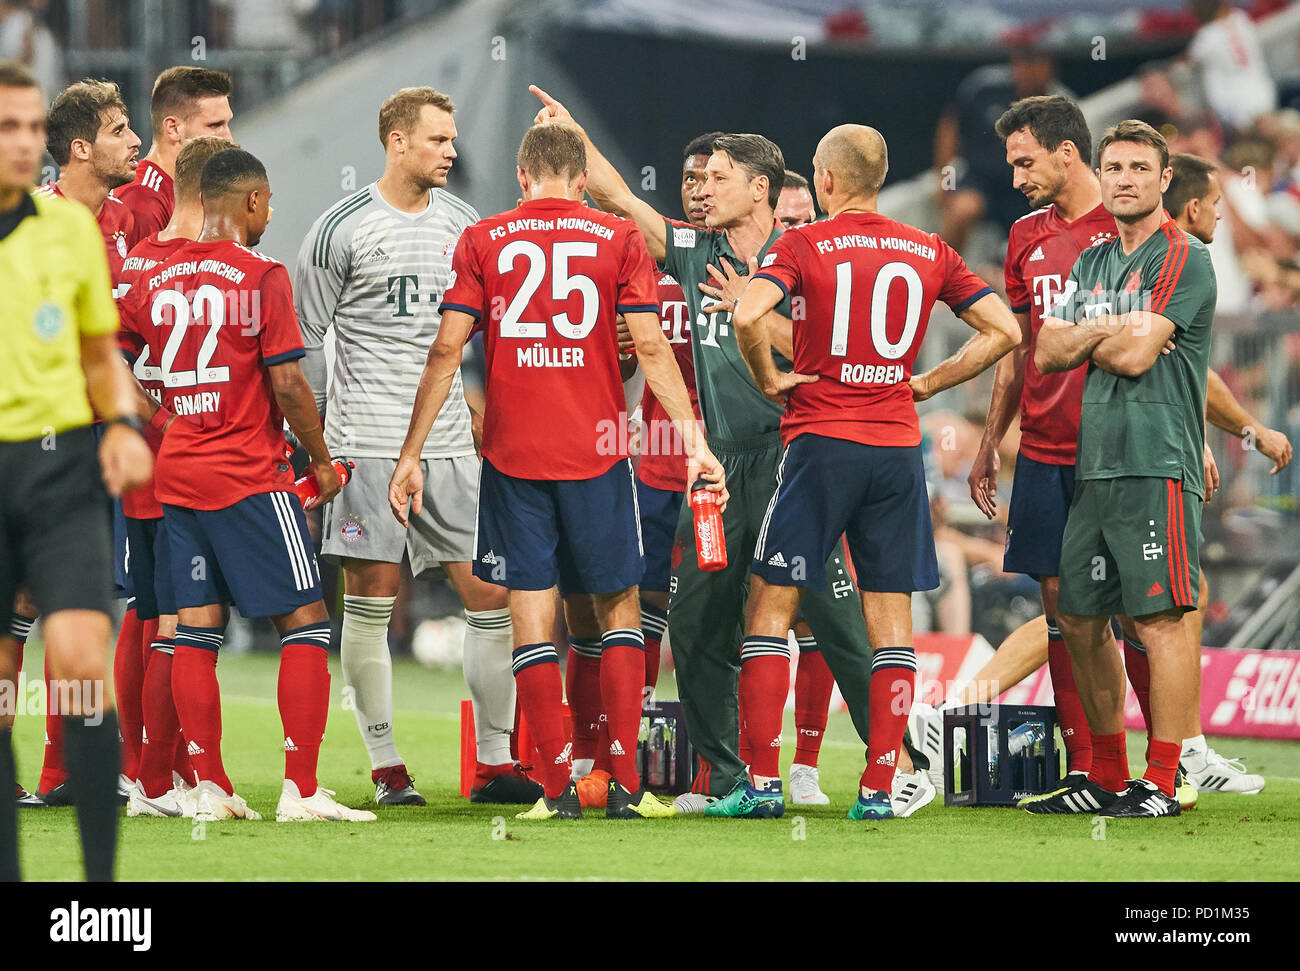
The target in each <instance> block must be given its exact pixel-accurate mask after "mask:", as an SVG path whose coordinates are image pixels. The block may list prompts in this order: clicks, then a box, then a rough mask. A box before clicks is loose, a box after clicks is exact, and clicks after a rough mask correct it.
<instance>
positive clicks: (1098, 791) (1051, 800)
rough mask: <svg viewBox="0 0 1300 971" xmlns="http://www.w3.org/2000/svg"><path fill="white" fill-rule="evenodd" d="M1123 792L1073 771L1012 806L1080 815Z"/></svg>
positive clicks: (1097, 809) (1094, 810) (1111, 801)
mask: <svg viewBox="0 0 1300 971" xmlns="http://www.w3.org/2000/svg"><path fill="white" fill-rule="evenodd" d="M1124 795H1125V793H1122V792H1111V791H1110V790H1109V789H1103V788H1102V787H1101V786H1099V785H1097V783H1095V782H1093V781H1091V780H1090V779H1089V778H1088V777H1087V775H1085V774H1084V773H1082V772H1075V773H1071V774H1070V775H1068V776H1066V777H1065V780H1064V781H1063V782H1062V783H1061V785H1060V786H1059V787H1058V788H1056V789H1053V790H1052V791H1051V792H1044V793H1042V794H1041V795H1037V796H1026V797H1025V798H1024V799H1021V800H1020V801H1019V802H1018V803H1016V806H1017V807H1018V808H1020V809H1023V810H1025V811H1026V812H1031V813H1039V814H1044V815H1055V816H1064V815H1083V814H1088V813H1097V812H1101V810H1103V809H1106V808H1107V807H1108V806H1111V805H1114V804H1115V803H1116V802H1118V801H1119V800H1120V798H1121V797H1122V796H1124Z"/></svg>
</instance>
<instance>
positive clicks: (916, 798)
mask: <svg viewBox="0 0 1300 971" xmlns="http://www.w3.org/2000/svg"><path fill="white" fill-rule="evenodd" d="M938 794H939V790H937V789H936V788H935V787H934V783H932V782H931V781H930V777H929V775H928V774H926V773H925V772H922V771H920V770H917V771H916V772H895V773H894V786H893V789H892V790H891V791H890V793H889V801H890V802H891V803H892V804H893V807H894V816H895V817H896V818H897V817H902V816H910V815H912V813H914V812H916V811H917V810H918V809H924V808H925V807H926V806H928V805H930V803H932V802H934V797H935V796H936V795H938Z"/></svg>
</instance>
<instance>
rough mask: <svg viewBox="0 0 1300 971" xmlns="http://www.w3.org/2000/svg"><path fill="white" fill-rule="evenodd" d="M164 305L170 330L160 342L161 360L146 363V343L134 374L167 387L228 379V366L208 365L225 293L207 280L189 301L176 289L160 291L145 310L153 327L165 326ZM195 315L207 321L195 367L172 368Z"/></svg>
mask: <svg viewBox="0 0 1300 971" xmlns="http://www.w3.org/2000/svg"><path fill="white" fill-rule="evenodd" d="M168 307H170V308H171V310H172V315H171V317H172V319H171V321H170V323H171V330H170V331H169V332H168V334H167V343H165V344H164V345H163V352H162V361H161V362H160V363H159V364H158V365H151V364H147V363H146V362H147V361H148V359H149V350H150V349H149V347H147V346H146V347H145V349H144V352H143V353H142V354H141V355H140V356H139V357H138V358H137V359H136V362H135V375H136V377H138V378H139V379H140V380H141V381H161V382H162V384H163V386H164V387H167V388H190V387H194V386H195V385H199V384H224V383H225V382H227V381H229V380H230V368H228V367H212V366H211V364H212V355H213V354H215V353H216V352H217V332H218V331H219V330H220V328H221V325H222V324H223V323H224V322H225V318H226V297H225V294H224V293H222V292H221V290H219V289H218V288H217V287H214V286H213V285H212V284H210V283H205V284H203V286H201V287H199V288H198V289H197V290H195V291H194V298H193V300H192V301H191V300H189V299H187V298H186V296H185V294H183V293H181V292H180V291H179V290H163V291H161V292H160V293H159V294H158V296H156V297H154V300H153V306H152V307H151V308H150V311H149V312H150V316H151V317H152V319H153V325H154V326H155V327H165V326H167V324H168V321H167V320H166V319H165V318H164V311H165V309H166V308H168ZM196 318H202V319H204V320H205V321H206V322H207V325H208V332H207V333H206V334H205V335H204V336H203V343H202V344H201V345H200V346H199V355H198V360H197V361H195V369H194V370H187V371H176V370H173V365H175V363H176V355H177V353H178V352H179V351H180V349H181V342H182V341H183V340H184V339H185V329H186V328H187V327H189V325H190V323H191V322H193V321H194V320H195V319H196Z"/></svg>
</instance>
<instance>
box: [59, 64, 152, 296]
mask: <svg viewBox="0 0 1300 971" xmlns="http://www.w3.org/2000/svg"><path fill="white" fill-rule="evenodd" d="M45 125H46V129H47V131H48V132H49V134H48V136H47V138H48V142H47V145H48V148H49V152H50V155H51V156H52V157H53V158H54V161H55V162H56V163H58V166H59V180H58V181H57V182H55V183H52V184H50V185H49V186H48V187H46V186H42V187H41V190H40V191H43V192H49V193H52V194H53V195H56V196H62V197H64V198H66V199H71V200H73V201H74V202H79V203H81V204H82V205H83V206H85V207H86V208H87V209H89V210H90V211H91V212H92V213H94V214H95V221H96V222H98V223H99V230H100V232H101V233H102V234H103V237H104V248H105V252H106V253H107V254H108V266H109V271H110V273H111V275H112V279H113V282H114V284H116V282H117V275H118V273H119V272H120V271H121V269H122V261H123V260H124V259H126V254H127V251H128V250H129V249H130V248H131V244H132V242H133V241H134V238H135V237H134V233H135V220H134V219H133V218H132V216H131V210H130V209H128V208H127V207H126V206H125V205H124V204H123V203H122V201H121V200H119V199H117V198H115V197H114V196H113V195H112V192H113V190H114V189H117V188H119V187H121V186H124V185H126V184H127V183H129V182H130V181H131V179H132V178H133V177H134V175H135V168H136V159H137V157H138V155H139V149H140V139H139V137H138V136H137V135H136V133H135V132H133V131H132V130H131V119H130V118H129V117H128V116H127V110H126V102H124V101H123V100H122V92H121V91H120V90H119V89H118V86H117V85H116V84H114V83H113V82H112V81H92V80H90V79H89V78H87V79H86V80H85V81H78V82H76V83H75V84H70V85H68V86H67V87H66V88H64V89H63V91H62V92H61V93H60V94H59V96H58V97H57V98H55V99H54V103H53V104H52V105H50V112H49V115H48V116H47V117H46V120H45Z"/></svg>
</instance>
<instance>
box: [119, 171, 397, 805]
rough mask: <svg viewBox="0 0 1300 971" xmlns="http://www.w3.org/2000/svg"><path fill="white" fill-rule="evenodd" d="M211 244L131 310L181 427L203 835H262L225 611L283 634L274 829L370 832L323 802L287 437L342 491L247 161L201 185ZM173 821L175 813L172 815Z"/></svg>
mask: <svg viewBox="0 0 1300 971" xmlns="http://www.w3.org/2000/svg"><path fill="white" fill-rule="evenodd" d="M200 192H201V194H202V199H203V228H202V231H201V232H200V234H199V237H198V239H197V240H196V241H194V242H192V243H188V244H186V245H184V246H182V247H180V248H179V249H178V250H177V251H176V252H175V253H173V254H172V256H171V258H170V259H169V260H167V261H165V262H164V263H161V264H159V265H158V266H155V267H154V268H153V269H152V270H151V271H149V272H148V273H147V274H146V275H145V277H144V279H143V280H142V281H141V282H140V283H139V284H137V285H136V286H134V287H132V289H131V292H130V293H129V294H128V295H127V298H126V299H127V308H126V310H127V312H129V313H132V314H134V317H135V321H134V328H135V329H136V330H137V331H138V332H140V333H142V334H144V335H145V342H146V344H147V345H148V350H149V354H150V357H151V358H152V359H153V360H155V361H157V362H158V363H157V364H156V365H148V366H146V367H144V368H142V369H141V371H142V374H143V376H144V378H145V379H147V380H158V381H160V382H161V384H162V386H163V388H164V400H163V407H165V408H166V409H167V410H168V411H170V412H172V413H173V414H174V415H176V416H177V417H176V420H175V421H174V422H172V423H171V426H170V427H169V428H168V429H167V433H166V435H164V436H163V440H162V445H161V447H160V448H159V452H158V468H157V473H156V475H155V477H154V484H155V492H156V495H157V497H158V499H159V501H160V502H161V503H162V505H163V528H164V531H165V532H166V536H167V553H168V556H169V557H170V559H171V578H172V585H173V590H174V593H175V597H176V606H177V613H178V618H177V620H178V623H177V626H176V636H175V640H174V644H175V655H174V659H173V664H172V686H173V690H174V696H175V700H176V710H177V713H178V715H179V716H180V723H181V730H182V731H183V733H184V735H185V739H186V741H187V743H188V751H189V754H190V757H191V759H192V760H193V763H194V767H195V769H196V771H197V774H198V778H199V784H198V785H197V786H196V787H195V789H194V790H193V792H192V793H191V794H190V795H191V801H190V805H191V806H192V807H193V812H194V818H195V819H196V820H201V821H202V820H211V819H229V818H240V819H256V818H258V814H257V813H256V812H255V811H254V810H252V809H250V808H249V807H248V804H247V803H246V802H245V801H244V800H243V798H241V797H240V796H239V795H237V794H236V793H235V792H234V787H233V786H232V785H231V782H230V779H229V777H228V776H227V775H226V771H225V767H224V766H223V764H222V760H221V698H220V691H219V688H218V685H217V677H216V663H217V652H218V650H219V648H220V647H221V641H222V636H223V632H224V630H225V625H226V621H227V618H228V606H229V604H230V603H231V602H232V601H233V602H235V603H238V604H239V609H240V612H241V613H242V614H243V615H244V616H247V617H270V618H271V620H272V623H274V624H275V626H276V629H277V630H278V631H279V633H280V643H281V656H280V657H281V660H280V681H279V688H278V700H279V708H280V719H281V722H282V724H283V726H284V751H285V780H284V786H283V789H282V792H281V795H280V801H279V804H278V806H277V807H276V819H277V821H291V820H316V819H329V820H347V821H354V822H363V821H370V820H373V819H374V818H375V815H374V814H373V813H370V812H364V811H358V810H352V809H349V808H347V807H346V806H343V805H341V804H340V803H338V802H336V801H335V800H334V799H333V798H332V797H331V795H330V793H329V792H328V791H327V790H325V789H323V788H321V787H320V786H318V784H317V778H316V769H317V762H318V759H319V755H320V744H321V739H322V737H323V735H324V733H325V722H326V718H327V715H328V713H329V682H330V677H329V671H328V668H327V666H326V651H327V648H328V645H329V634H330V628H329V617H328V614H327V613H326V610H325V605H324V603H322V602H321V593H320V574H319V570H318V568H317V565H316V558H315V556H314V555H313V554H312V552H311V539H310V537H309V535H308V532H307V522H306V518H305V517H304V515H303V507H302V504H301V503H300V502H299V501H298V498H297V495H296V494H295V493H294V491H293V472H292V469H291V467H290V466H289V464H288V462H287V460H286V459H285V455H284V432H283V426H284V422H285V420H286V419H287V420H288V423H289V427H290V428H291V429H292V430H293V432H294V434H295V435H296V436H297V437H298V440H299V441H300V442H302V443H303V445H304V447H306V449H307V451H308V453H309V454H310V456H311V458H312V463H313V464H312V469H313V471H314V473H315V476H316V480H317V483H318V485H319V488H320V498H319V499H318V500H317V502H320V501H328V500H329V499H330V498H332V497H333V496H334V495H336V494H337V493H338V490H339V479H338V474H337V473H336V472H335V471H334V470H333V468H331V466H330V457H329V453H328V452H327V451H326V448H325V439H324V436H323V434H322V432H321V427H320V421H319V417H318V415H317V412H316V403H315V399H314V398H313V397H312V393H311V387H310V386H309V385H308V384H307V380H306V378H304V377H303V374H302V369H301V367H300V366H299V364H298V360H299V359H300V358H301V357H302V356H303V354H304V351H303V346H302V340H301V337H300V335H299V332H298V324H297V317H296V316H295V314H294V309H293V295H292V293H291V292H290V285H289V273H288V270H286V269H285V267H284V265H283V264H282V263H279V262H277V261H276V260H273V259H270V258H269V257H265V256H262V255H261V254H259V253H256V252H254V251H253V250H252V249H250V248H249V247H251V246H254V245H256V244H257V242H258V241H259V240H260V239H261V236H262V233H263V232H264V231H265V230H266V224H267V221H268V220H269V218H270V210H269V197H270V186H269V184H268V182H267V177H266V170H265V168H264V167H263V166H262V163H261V162H259V161H258V160H257V159H256V158H255V157H254V156H252V155H251V154H249V153H248V152H245V151H243V150H241V149H237V148H228V149H225V150H224V151H221V152H217V153H216V154H215V155H213V156H212V157H211V158H210V159H208V161H207V163H206V164H205V165H204V167H203V173H202V176H201V179H200ZM175 808H176V807H172V809H173V811H174V810H175Z"/></svg>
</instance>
